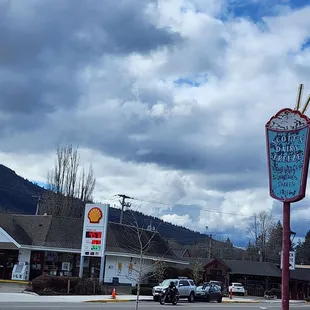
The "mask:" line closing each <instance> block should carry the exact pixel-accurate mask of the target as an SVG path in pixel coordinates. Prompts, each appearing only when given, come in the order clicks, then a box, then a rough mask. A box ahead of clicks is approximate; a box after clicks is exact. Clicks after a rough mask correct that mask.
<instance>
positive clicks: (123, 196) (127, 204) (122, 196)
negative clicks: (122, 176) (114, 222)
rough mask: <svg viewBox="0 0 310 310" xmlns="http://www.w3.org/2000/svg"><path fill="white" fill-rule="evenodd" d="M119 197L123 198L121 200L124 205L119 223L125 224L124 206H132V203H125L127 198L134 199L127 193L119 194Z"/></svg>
mask: <svg viewBox="0 0 310 310" xmlns="http://www.w3.org/2000/svg"><path fill="white" fill-rule="evenodd" d="M117 196H118V197H120V198H122V200H121V201H120V203H121V205H122V209H121V217H120V219H119V223H120V224H123V217H124V208H125V207H130V204H129V203H125V199H133V198H132V197H129V196H127V195H121V194H118V195H117Z"/></svg>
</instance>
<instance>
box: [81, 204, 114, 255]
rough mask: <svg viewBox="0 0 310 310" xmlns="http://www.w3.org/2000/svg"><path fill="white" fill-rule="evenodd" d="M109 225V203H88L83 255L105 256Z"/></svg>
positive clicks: (85, 216) (85, 217)
mask: <svg viewBox="0 0 310 310" xmlns="http://www.w3.org/2000/svg"><path fill="white" fill-rule="evenodd" d="M107 225H108V205H103V204H102V205H97V204H87V205H86V206H85V215H84V227H83V235H82V236H83V239H82V249H81V253H82V255H83V256H97V257H103V256H104V253H105V242H106V241H105V240H106V234H107Z"/></svg>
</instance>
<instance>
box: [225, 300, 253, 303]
mask: <svg viewBox="0 0 310 310" xmlns="http://www.w3.org/2000/svg"><path fill="white" fill-rule="evenodd" d="M222 303H227V304H229V303H231V304H259V301H258V300H222Z"/></svg>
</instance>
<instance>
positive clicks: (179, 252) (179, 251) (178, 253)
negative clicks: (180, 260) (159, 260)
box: [172, 249, 186, 257]
mask: <svg viewBox="0 0 310 310" xmlns="http://www.w3.org/2000/svg"><path fill="white" fill-rule="evenodd" d="M172 251H173V253H174V254H175V255H176V256H177V257H183V255H184V252H185V251H186V250H184V249H172Z"/></svg>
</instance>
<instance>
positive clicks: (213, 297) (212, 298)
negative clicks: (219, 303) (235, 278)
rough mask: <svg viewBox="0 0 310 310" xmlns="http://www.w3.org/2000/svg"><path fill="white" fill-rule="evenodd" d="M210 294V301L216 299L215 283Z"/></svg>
mask: <svg viewBox="0 0 310 310" xmlns="http://www.w3.org/2000/svg"><path fill="white" fill-rule="evenodd" d="M209 294H210V301H213V300H215V299H216V291H215V287H214V286H213V285H212V286H210V289H209Z"/></svg>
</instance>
